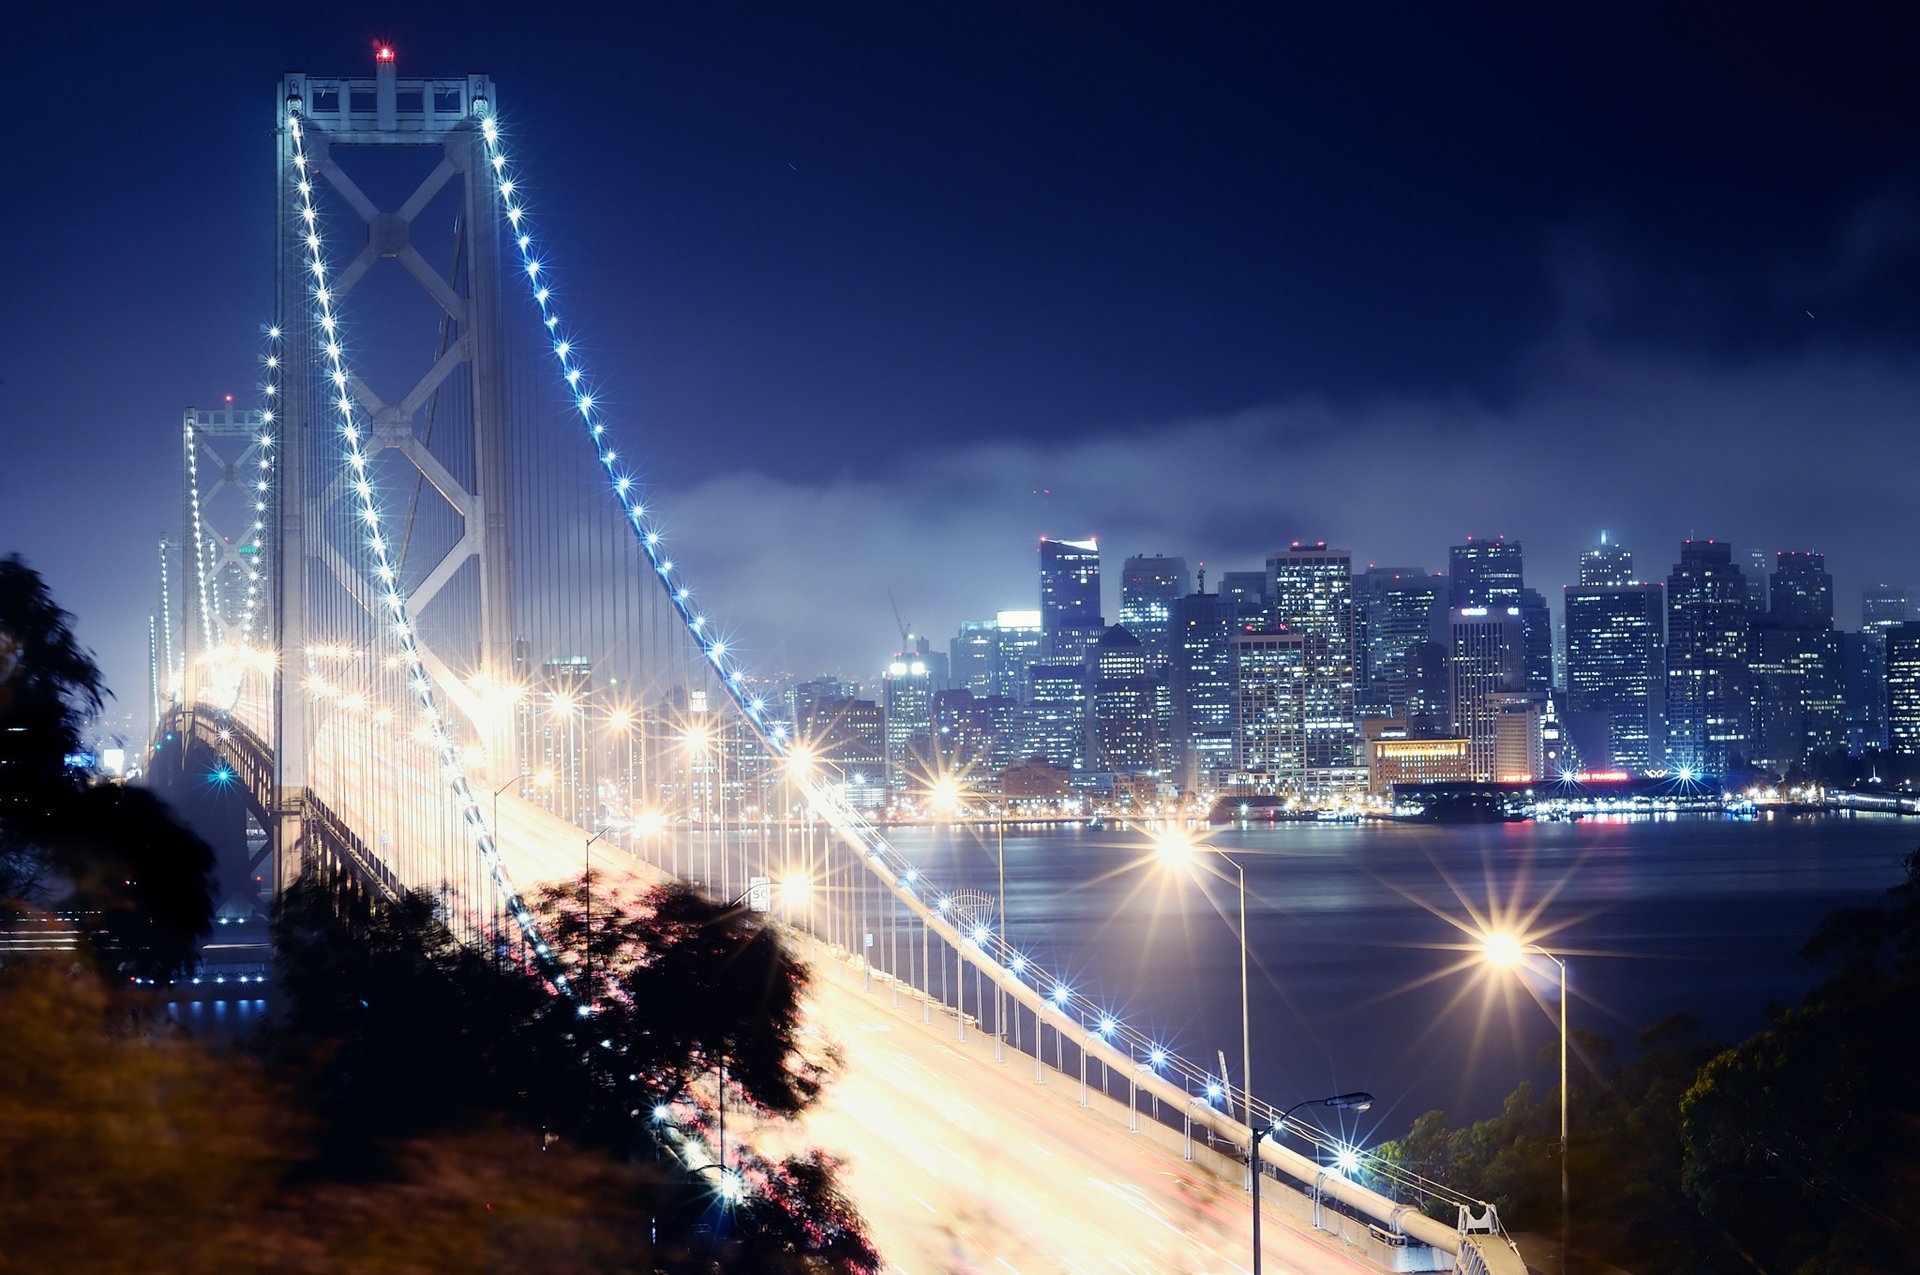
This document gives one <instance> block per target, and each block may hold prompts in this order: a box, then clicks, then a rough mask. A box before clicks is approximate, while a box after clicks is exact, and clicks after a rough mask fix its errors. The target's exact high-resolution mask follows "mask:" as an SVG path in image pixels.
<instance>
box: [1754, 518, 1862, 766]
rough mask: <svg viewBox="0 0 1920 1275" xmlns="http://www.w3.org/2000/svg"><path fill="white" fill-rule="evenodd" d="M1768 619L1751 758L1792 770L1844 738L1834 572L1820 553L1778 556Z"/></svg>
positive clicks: (1758, 639) (1760, 645)
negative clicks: (1830, 572)
mask: <svg viewBox="0 0 1920 1275" xmlns="http://www.w3.org/2000/svg"><path fill="white" fill-rule="evenodd" d="M1774 561H1775V567H1774V572H1773V576H1772V578H1771V580H1770V581H1769V582H1768V588H1767V597H1768V611H1767V615H1766V618H1765V619H1764V620H1763V621H1761V622H1760V623H1759V624H1757V625H1756V626H1755V630H1754V641H1753V643H1752V647H1751V650H1750V652H1749V661H1748V666H1747V670H1748V675H1749V676H1750V677H1751V679H1752V687H1753V728H1752V729H1753V736H1752V750H1751V758H1752V760H1753V761H1755V762H1756V763H1758V764H1761V765H1765V766H1769V767H1772V768H1774V769H1776V770H1782V771H1784V770H1787V769H1789V768H1790V767H1793V766H1795V765H1797V764H1799V763H1801V762H1803V761H1805V760H1807V758H1808V757H1810V756H1814V755H1817V754H1823V753H1828V752H1831V751H1833V750H1834V749H1837V748H1839V747H1841V746H1842V745H1843V744H1844V742H1845V739H1846V728H1845V713H1846V706H1845V700H1844V698H1843V690H1842V668H1841V658H1840V657H1841V652H1840V637H1839V635H1838V634H1837V633H1835V632H1834V629H1833V577H1832V576H1831V575H1829V574H1828V573H1827V566H1826V557H1825V555H1823V554H1818V553H1799V552H1792V551H1788V552H1783V553H1780V554H1777V555H1775V559H1774Z"/></svg>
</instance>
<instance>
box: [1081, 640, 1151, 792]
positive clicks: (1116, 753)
mask: <svg viewBox="0 0 1920 1275" xmlns="http://www.w3.org/2000/svg"><path fill="white" fill-rule="evenodd" d="M1158 684H1159V679H1157V678H1155V677H1154V676H1153V675H1152V674H1150V673H1149V672H1148V671H1147V652H1146V648H1145V647H1144V646H1143V645H1142V644H1141V642H1140V639H1139V638H1137V637H1135V636H1134V635H1133V634H1131V633H1129V632H1128V631H1127V630H1126V629H1125V628H1123V627H1122V626H1120V625H1118V624H1116V625H1114V626H1113V627H1112V628H1110V629H1108V630H1107V631H1106V632H1105V633H1103V634H1101V635H1100V640H1099V641H1098V642H1096V643H1094V645H1093V650H1092V652H1091V653H1090V654H1089V655H1088V656H1087V749H1086V754H1087V767H1088V769H1089V770H1095V771H1100V772H1102V773H1106V774H1118V775H1142V774H1150V773H1153V772H1154V771H1156V770H1157V765H1156V761H1157V757H1156V744H1157V742H1158V734H1157V731H1156V722H1155V712H1154V688H1155V687H1156V686H1157V685H1158Z"/></svg>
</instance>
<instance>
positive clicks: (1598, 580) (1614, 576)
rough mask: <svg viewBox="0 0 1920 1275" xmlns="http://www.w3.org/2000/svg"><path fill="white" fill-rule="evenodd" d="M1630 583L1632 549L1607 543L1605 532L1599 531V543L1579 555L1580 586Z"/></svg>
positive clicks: (1609, 585) (1592, 586) (1631, 579)
mask: <svg viewBox="0 0 1920 1275" xmlns="http://www.w3.org/2000/svg"><path fill="white" fill-rule="evenodd" d="M1632 583H1633V551H1632V550H1631V549H1623V548H1621V547H1620V546H1619V545H1617V544H1609V543H1608V542H1607V533H1606V532H1604V531H1603V532H1601V533H1600V543H1599V544H1597V545H1595V546H1594V547H1593V548H1591V549H1588V550H1587V551H1586V552H1584V553H1582V554H1581V555H1580V584H1581V587H1583V588H1594V587H1601V588H1610V587H1612V586H1614V585H1621V584H1632Z"/></svg>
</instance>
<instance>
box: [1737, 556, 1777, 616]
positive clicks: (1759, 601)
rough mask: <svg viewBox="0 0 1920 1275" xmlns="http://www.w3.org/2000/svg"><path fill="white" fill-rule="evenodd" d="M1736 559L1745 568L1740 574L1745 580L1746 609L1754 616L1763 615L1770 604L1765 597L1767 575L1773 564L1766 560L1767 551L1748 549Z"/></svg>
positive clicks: (1771, 571)
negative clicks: (1742, 555)
mask: <svg viewBox="0 0 1920 1275" xmlns="http://www.w3.org/2000/svg"><path fill="white" fill-rule="evenodd" d="M1738 561H1739V562H1740V563H1741V564H1742V565H1743V566H1744V568H1745V570H1744V571H1743V572H1742V574H1743V575H1744V577H1745V578H1746V582H1747V610H1748V611H1750V612H1751V613H1752V614H1753V615H1755V616H1762V615H1765V614H1766V613H1767V608H1768V606H1770V605H1771V603H1770V600H1769V599H1768V597H1767V584H1768V577H1769V576H1771V575H1772V574H1773V564H1772V563H1771V562H1769V561H1767V551H1766V550H1765V549H1749V550H1747V552H1746V554H1745V556H1744V557H1742V558H1740V559H1738Z"/></svg>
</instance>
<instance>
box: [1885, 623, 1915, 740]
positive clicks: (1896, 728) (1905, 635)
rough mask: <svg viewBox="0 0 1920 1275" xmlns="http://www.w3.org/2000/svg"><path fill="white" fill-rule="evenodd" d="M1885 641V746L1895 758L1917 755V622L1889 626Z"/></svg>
mask: <svg viewBox="0 0 1920 1275" xmlns="http://www.w3.org/2000/svg"><path fill="white" fill-rule="evenodd" d="M1885 632H1886V641H1887V748H1888V750H1889V751H1891V752H1892V753H1893V754H1894V755H1895V756H1897V757H1920V624H1916V623H1913V622H1912V621H1906V622H1903V623H1900V624H1895V625H1891V626H1889V627H1888V628H1887V629H1886V630H1885Z"/></svg>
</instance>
